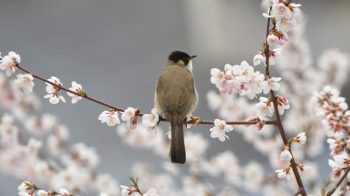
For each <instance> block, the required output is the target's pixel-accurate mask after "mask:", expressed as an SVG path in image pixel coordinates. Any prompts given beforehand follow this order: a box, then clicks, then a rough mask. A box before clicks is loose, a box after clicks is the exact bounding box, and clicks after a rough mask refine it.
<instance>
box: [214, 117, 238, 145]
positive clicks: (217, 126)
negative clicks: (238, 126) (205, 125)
mask: <svg viewBox="0 0 350 196" xmlns="http://www.w3.org/2000/svg"><path fill="white" fill-rule="evenodd" d="M232 130H233V127H232V126H231V125H227V124H226V122H225V121H223V120H220V119H215V120H214V127H212V128H210V131H211V134H210V136H211V137H212V138H218V139H219V140H220V141H222V142H224V141H225V140H226V139H229V137H228V136H227V135H226V132H230V131H232Z"/></svg>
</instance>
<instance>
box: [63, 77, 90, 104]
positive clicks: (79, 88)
mask: <svg viewBox="0 0 350 196" xmlns="http://www.w3.org/2000/svg"><path fill="white" fill-rule="evenodd" d="M69 90H71V91H74V92H76V93H78V94H79V95H80V96H79V95H76V94H73V93H70V92H67V95H68V96H70V97H72V103H73V104H75V103H77V102H78V101H79V100H80V99H82V98H83V96H85V94H86V93H85V90H84V89H83V87H82V86H81V84H78V83H77V82H76V81H73V82H72V87H70V88H69Z"/></svg>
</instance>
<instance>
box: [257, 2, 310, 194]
mask: <svg viewBox="0 0 350 196" xmlns="http://www.w3.org/2000/svg"><path fill="white" fill-rule="evenodd" d="M289 2H290V1H289ZM271 10H272V7H270V8H269V15H270V14H271ZM270 23H271V18H268V19H267V25H266V36H265V48H264V52H265V57H266V59H265V66H266V67H265V75H266V78H270V70H269V68H270V61H269V59H270V46H269V44H268V43H267V37H268V36H269V33H270V31H271V30H273V29H274V28H275V26H274V27H272V28H271V29H270ZM270 97H271V99H272V102H273V107H274V112H275V115H276V122H277V127H278V130H279V133H280V135H281V138H282V141H283V144H284V145H285V146H288V145H289V144H288V138H287V136H286V133H285V131H284V128H283V124H282V120H281V116H280V114H279V111H278V104H277V97H276V96H275V93H274V91H273V90H270ZM289 151H290V153H291V154H292V151H291V148H289ZM290 165H291V168H292V170H293V173H294V176H295V180H296V182H297V184H298V187H299V190H298V193H300V194H301V195H302V196H306V195H307V194H306V192H305V188H304V185H303V182H302V180H301V177H300V174H299V171H298V166H297V164H296V162H295V160H294V156H293V154H292V159H291V160H290Z"/></svg>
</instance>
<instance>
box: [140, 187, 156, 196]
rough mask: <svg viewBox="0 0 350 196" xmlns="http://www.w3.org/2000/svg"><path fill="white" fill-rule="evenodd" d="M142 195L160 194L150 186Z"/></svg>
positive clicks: (153, 195) (154, 195)
mask: <svg viewBox="0 0 350 196" xmlns="http://www.w3.org/2000/svg"><path fill="white" fill-rule="evenodd" d="M143 196H160V195H159V194H158V193H157V190H156V189H154V188H151V189H149V190H148V191H147V192H145V193H144V194H143Z"/></svg>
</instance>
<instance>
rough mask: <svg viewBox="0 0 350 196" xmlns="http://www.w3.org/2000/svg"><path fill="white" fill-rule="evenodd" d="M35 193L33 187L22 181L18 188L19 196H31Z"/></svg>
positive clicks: (29, 183)
mask: <svg viewBox="0 0 350 196" xmlns="http://www.w3.org/2000/svg"><path fill="white" fill-rule="evenodd" d="M34 192H35V186H34V185H33V184H32V183H31V182H29V181H24V182H22V183H21V184H20V185H19V186H18V195H19V196H31V195H33V194H34Z"/></svg>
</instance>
